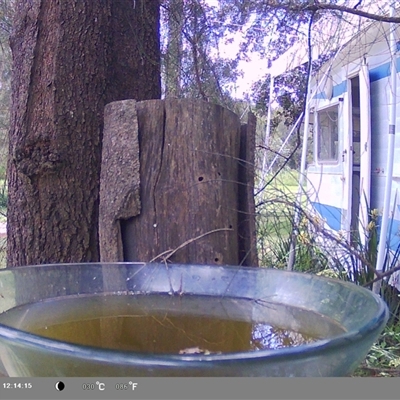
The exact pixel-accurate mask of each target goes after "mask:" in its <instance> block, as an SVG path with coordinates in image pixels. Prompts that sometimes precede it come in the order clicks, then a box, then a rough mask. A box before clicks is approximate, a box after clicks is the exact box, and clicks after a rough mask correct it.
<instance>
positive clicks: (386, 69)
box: [369, 57, 400, 82]
mask: <svg viewBox="0 0 400 400" xmlns="http://www.w3.org/2000/svg"><path fill="white" fill-rule="evenodd" d="M396 72H400V57H399V58H398V59H397V60H396ZM388 76H390V62H388V63H385V64H382V65H380V66H379V67H376V68H372V69H371V70H370V71H369V80H370V82H376V81H379V79H384V78H387V77H388Z"/></svg>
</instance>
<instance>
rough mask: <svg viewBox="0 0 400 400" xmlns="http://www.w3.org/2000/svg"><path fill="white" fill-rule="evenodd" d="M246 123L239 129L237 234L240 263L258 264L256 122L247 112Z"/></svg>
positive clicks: (251, 114) (252, 115) (254, 117)
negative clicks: (255, 191) (255, 188)
mask: <svg viewBox="0 0 400 400" xmlns="http://www.w3.org/2000/svg"><path fill="white" fill-rule="evenodd" d="M247 118H248V119H247V124H246V125H242V127H241V131H240V156H239V158H240V160H239V170H238V182H239V193H238V236H239V243H238V245H239V262H240V264H241V265H247V266H258V256H257V237H256V220H255V215H256V206H255V202H254V177H255V168H254V165H255V151H256V123H257V119H256V116H255V115H254V114H253V113H249V114H248V117H247Z"/></svg>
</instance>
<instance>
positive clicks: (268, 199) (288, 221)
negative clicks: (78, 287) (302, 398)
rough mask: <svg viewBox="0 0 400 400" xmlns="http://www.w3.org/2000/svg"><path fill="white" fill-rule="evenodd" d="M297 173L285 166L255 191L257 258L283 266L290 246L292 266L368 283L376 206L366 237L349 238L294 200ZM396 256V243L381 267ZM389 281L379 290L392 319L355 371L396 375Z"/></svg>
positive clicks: (396, 305) (397, 341)
mask: <svg viewBox="0 0 400 400" xmlns="http://www.w3.org/2000/svg"><path fill="white" fill-rule="evenodd" d="M297 178H298V174H296V173H293V172H290V171H285V172H283V174H279V175H278V176H277V179H275V180H274V182H271V184H270V185H268V186H267V188H266V189H265V190H264V191H263V193H262V194H259V195H258V197H256V205H257V229H258V232H257V234H258V235H257V237H258V251H259V258H260V264H261V265H264V266H266V267H271V268H278V269H286V268H287V265H288V260H289V255H290V252H294V255H295V262H294V264H293V270H295V271H300V272H304V273H313V274H318V275H322V276H329V277H331V278H336V279H341V280H346V281H350V282H353V283H355V284H357V285H360V286H364V287H366V288H369V289H371V288H372V282H373V280H374V277H375V267H376V260H377V252H378V228H379V212H378V210H370V213H369V223H368V226H366V227H365V235H364V236H365V239H361V238H360V237H359V234H358V233H357V232H354V233H353V234H352V235H351V237H350V240H349V238H348V237H347V235H346V233H344V232H340V231H339V232H333V231H332V230H330V229H328V228H327V227H326V225H325V223H324V221H322V220H321V218H319V217H318V216H316V215H315V214H313V213H312V212H310V210H309V209H307V201H304V202H303V203H302V204H301V205H297V204H296V193H297V187H298V186H297ZM303 197H306V196H303ZM295 214H296V217H297V218H295ZM295 221H297V222H295ZM293 237H294V238H295V240H294V241H293ZM399 259H400V246H399V249H398V250H397V251H395V252H393V251H389V250H387V255H386V259H385V266H384V270H383V272H387V271H390V270H393V268H394V267H397V266H398V265H399ZM389 282H390V281H389V280H388V277H386V278H385V279H383V280H382V281H381V283H382V285H381V296H382V298H383V299H384V300H385V301H386V303H387V305H388V308H389V312H390V319H389V321H388V324H387V326H386V328H385V331H384V332H383V333H382V335H381V336H380V337H379V339H378V340H377V342H376V343H375V344H374V346H373V347H372V348H371V351H370V352H369V354H368V356H367V357H366V359H365V360H364V362H363V364H362V365H361V366H360V367H359V368H358V369H357V370H356V372H355V374H354V375H355V376H400V322H399V315H400V294H399V291H398V290H397V289H396V288H395V287H393V286H391V285H389V284H388V283H389Z"/></svg>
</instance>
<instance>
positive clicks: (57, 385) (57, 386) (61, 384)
mask: <svg viewBox="0 0 400 400" xmlns="http://www.w3.org/2000/svg"><path fill="white" fill-rule="evenodd" d="M55 387H56V389H57V390H58V391H59V392H61V391H63V390H64V388H65V385H64V382H60V381H59V382H57V383H56V384H55Z"/></svg>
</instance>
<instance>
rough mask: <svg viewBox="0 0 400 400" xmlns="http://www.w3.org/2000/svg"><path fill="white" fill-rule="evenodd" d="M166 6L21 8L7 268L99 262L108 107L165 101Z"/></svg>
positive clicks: (84, 1) (49, 0) (14, 41)
mask: <svg viewBox="0 0 400 400" xmlns="http://www.w3.org/2000/svg"><path fill="white" fill-rule="evenodd" d="M158 4H159V2H158V0H151V1H150V0H147V1H145V0H143V1H139V0H137V1H136V2H132V1H130V0H126V1H125V0H120V1H117V2H116V1H111V0H107V1H102V2H97V1H92V0H80V1H78V2H76V1H70V0H65V1H60V2H55V1H53V0H42V1H40V0H34V1H29V2H28V1H26V0H20V1H19V2H18V4H17V10H16V23H15V27H14V34H13V36H12V38H11V48H12V52H13V71H14V77H13V84H12V90H13V97H12V109H11V126H10V133H9V141H10V146H9V151H10V155H9V162H8V186H9V189H8V190H9V192H8V199H9V200H8V234H7V253H8V254H7V257H8V265H9V266H17V265H29V264H40V263H52V262H58V263H59V262H89V261H97V260H98V259H99V245H98V215H99V210H98V206H99V204H98V202H99V179H100V163H101V143H102V128H103V110H104V106H105V104H106V103H108V102H110V101H113V100H120V99H126V98H136V99H138V100H144V99H150V98H159V96H160V77H159V76H160V74H159V34H158V31H159V25H158V24H159V23H158V18H159V15H158V13H159V10H158ZM132 43H134V46H132Z"/></svg>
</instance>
